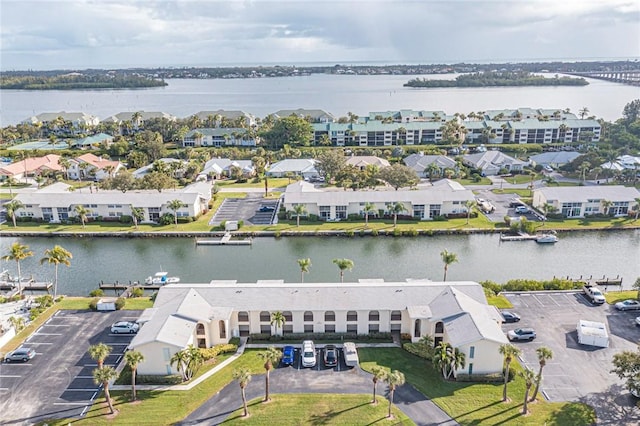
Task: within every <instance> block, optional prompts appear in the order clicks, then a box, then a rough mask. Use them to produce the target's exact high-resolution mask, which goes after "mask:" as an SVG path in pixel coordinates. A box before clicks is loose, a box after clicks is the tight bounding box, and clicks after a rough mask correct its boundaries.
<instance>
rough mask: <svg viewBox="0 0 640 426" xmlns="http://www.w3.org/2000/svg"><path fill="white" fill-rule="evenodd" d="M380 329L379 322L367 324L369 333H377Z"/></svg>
mask: <svg viewBox="0 0 640 426" xmlns="http://www.w3.org/2000/svg"><path fill="white" fill-rule="evenodd" d="M379 331H380V324H369V333H377V332H379Z"/></svg>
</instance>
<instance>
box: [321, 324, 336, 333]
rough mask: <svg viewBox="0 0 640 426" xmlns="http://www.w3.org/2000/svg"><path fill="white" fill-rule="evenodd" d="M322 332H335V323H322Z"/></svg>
mask: <svg viewBox="0 0 640 426" xmlns="http://www.w3.org/2000/svg"><path fill="white" fill-rule="evenodd" d="M324 332H325V333H335V332H336V325H335V324H325V325H324Z"/></svg>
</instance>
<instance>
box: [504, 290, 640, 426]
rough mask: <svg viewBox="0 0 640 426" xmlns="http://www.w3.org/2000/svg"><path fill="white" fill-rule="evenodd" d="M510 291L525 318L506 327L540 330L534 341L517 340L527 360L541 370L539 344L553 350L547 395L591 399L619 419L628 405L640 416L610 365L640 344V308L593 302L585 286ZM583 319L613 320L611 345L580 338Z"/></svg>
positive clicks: (544, 388) (601, 415)
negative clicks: (595, 344) (639, 319)
mask: <svg viewBox="0 0 640 426" xmlns="http://www.w3.org/2000/svg"><path fill="white" fill-rule="evenodd" d="M506 297H507V298H508V299H509V301H510V302H511V303H512V304H513V306H514V308H513V309H509V310H510V311H513V312H516V313H518V314H520V316H521V317H522V319H521V321H520V322H518V323H512V324H505V325H504V326H503V329H504V330H505V332H506V331H508V330H512V329H515V328H519V327H532V328H533V329H535V331H536V334H537V337H536V339H535V340H534V341H532V342H514V345H516V346H517V347H518V348H520V349H521V350H522V358H521V361H522V364H523V365H525V366H527V367H530V368H532V369H534V370H535V371H537V370H538V368H539V364H538V358H537V355H536V352H535V351H536V348H538V347H540V346H546V347H548V348H550V349H551V350H552V351H553V359H552V360H550V361H548V362H547V364H546V366H545V367H544V370H543V382H542V386H541V391H542V393H543V395H544V396H545V397H546V398H547V399H549V400H551V401H582V402H586V403H588V404H590V405H593V406H594V407H595V408H596V412H597V413H598V418H599V419H605V418H612V419H613V418H615V419H619V415H620V413H619V412H620V411H624V412H625V413H627V414H628V415H631V416H633V417H632V418H633V419H635V421H639V418H638V416H639V415H640V410H638V409H637V408H633V405H634V403H635V400H634V398H633V397H632V396H631V395H630V394H629V392H628V391H627V390H626V389H625V388H624V386H623V382H622V381H621V380H620V379H618V377H617V376H616V375H614V374H611V373H610V370H611V369H612V364H611V360H612V359H613V355H614V354H616V353H619V352H621V351H624V350H632V351H634V350H636V349H637V344H638V341H640V327H636V326H635V324H634V319H635V317H637V316H640V312H638V311H629V312H619V311H617V310H615V309H614V308H613V306H610V305H608V304H604V305H592V304H591V303H590V302H589V301H588V300H587V298H586V297H585V296H584V295H583V294H582V293H581V292H544V293H535V292H534V293H507V294H506ZM581 319H583V320H590V321H597V322H603V323H605V324H606V325H607V328H608V330H609V336H610V338H609V347H608V348H599V347H593V346H584V345H580V344H579V343H578V341H577V332H576V326H577V323H578V320H581ZM613 397H615V398H616V399H615V401H612V398H613ZM612 410H613V411H612ZM626 424H629V423H626Z"/></svg>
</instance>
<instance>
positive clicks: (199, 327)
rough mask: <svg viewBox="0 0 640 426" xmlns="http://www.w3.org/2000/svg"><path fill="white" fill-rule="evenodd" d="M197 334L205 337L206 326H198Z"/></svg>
mask: <svg viewBox="0 0 640 426" xmlns="http://www.w3.org/2000/svg"><path fill="white" fill-rule="evenodd" d="M196 334H197V335H198V336H201V335H204V324H201V323H198V325H197V326H196Z"/></svg>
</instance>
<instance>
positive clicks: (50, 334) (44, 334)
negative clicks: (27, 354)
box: [33, 332, 62, 336]
mask: <svg viewBox="0 0 640 426" xmlns="http://www.w3.org/2000/svg"><path fill="white" fill-rule="evenodd" d="M33 335H34V336H62V333H40V332H37V333H33Z"/></svg>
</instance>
